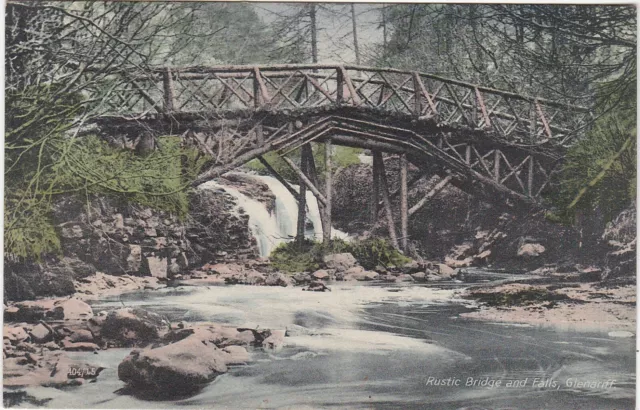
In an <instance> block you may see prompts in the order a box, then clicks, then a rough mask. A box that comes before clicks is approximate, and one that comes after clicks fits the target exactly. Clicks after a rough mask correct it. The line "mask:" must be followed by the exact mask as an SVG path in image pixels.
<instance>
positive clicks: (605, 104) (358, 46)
mask: <svg viewBox="0 0 640 410" xmlns="http://www.w3.org/2000/svg"><path fill="white" fill-rule="evenodd" d="M5 18H6V33H5V35H6V55H5V72H6V82H5V98H6V100H5V103H6V104H5V106H6V113H5V116H6V117H5V118H6V122H5V124H6V129H5V174H4V177H5V198H4V199H5V213H4V223H5V241H4V251H5V255H6V256H8V257H12V258H32V257H36V258H37V257H39V256H40V255H42V254H46V253H50V252H55V251H56V250H57V249H58V248H59V242H58V240H57V237H56V234H55V230H54V228H53V226H52V225H51V223H50V221H49V213H50V207H51V203H52V201H53V200H54V199H55V198H56V197H58V196H60V195H69V194H72V195H79V196H85V197H88V196H89V195H92V194H102V195H112V196H118V197H121V198H123V199H124V200H127V201H132V202H137V203H143V204H146V205H152V206H155V207H158V208H162V209H165V210H169V211H171V212H175V213H177V214H184V213H185V212H186V208H187V207H188V204H187V203H186V196H185V192H186V191H187V190H188V189H189V187H190V181H191V180H192V179H193V178H195V176H196V175H197V173H198V172H199V170H200V169H201V167H202V166H203V165H205V164H204V163H203V160H202V159H199V160H198V161H196V160H195V158H196V156H195V155H194V153H193V152H191V151H190V150H189V149H186V148H181V147H180V144H177V143H175V140H172V139H171V138H167V139H166V141H164V142H163V143H162V144H161V146H160V149H158V150H156V151H153V152H152V153H150V154H147V155H136V154H135V153H134V152H130V151H123V150H118V149H114V148H113V147H110V146H108V145H107V144H106V143H104V142H103V141H101V140H98V139H96V138H92V137H87V136H82V137H79V136H78V130H79V129H80V128H81V127H82V125H83V124H85V123H86V122H87V121H88V120H89V119H91V118H92V117H95V116H98V115H100V114H102V113H104V112H105V111H106V106H105V102H106V101H109V100H110V99H113V98H115V97H114V92H113V87H115V85H114V84H113V83H112V80H111V78H112V76H113V74H126V73H130V72H140V71H145V70H146V69H148V68H149V67H152V66H158V65H214V64H253V63H300V62H326V61H345V62H349V63H357V64H362V65H370V66H385V67H386V66H391V67H394V68H400V69H411V70H419V71H423V72H429V73H434V74H438V75H442V76H445V77H450V78H456V79H461V80H465V81H468V82H474V83H478V84H483V85H485V86H490V87H494V88H499V89H504V90H508V91H513V92H516V93H522V94H528V95H536V96H540V97H545V98H549V99H554V100H559V101H563V102H568V103H573V104H580V105H587V106H590V107H593V121H592V123H591V124H590V125H589V128H588V129H587V130H586V132H585V136H584V138H583V139H582V140H581V141H579V142H578V143H577V144H576V145H574V146H573V147H571V148H570V149H569V152H568V154H567V157H566V159H565V161H564V164H563V171H562V173H561V175H559V176H558V178H557V180H556V183H555V185H554V190H553V191H552V192H551V194H550V195H549V197H548V198H546V200H547V201H548V203H547V205H548V207H549V208H550V209H551V210H552V212H550V218H552V219H554V220H557V221H558V222H559V223H580V220H584V219H585V218H589V217H590V215H597V216H598V218H599V219H601V220H602V221H603V222H606V221H609V220H611V219H612V218H614V217H615V216H616V215H617V214H618V213H619V212H620V211H621V210H622V209H624V208H626V207H628V206H629V205H630V204H631V203H632V202H633V201H635V198H636V190H635V187H636V25H637V22H636V9H635V8H634V7H632V6H591V5H588V6H585V5H567V6H564V5H562V6H560V5H517V4H512V5H450V4H448V5H438V4H376V5H351V4H323V3H309V4H304V3H300V4H289V3H287V4H258V3H183V2H180V3H157V2H150V3H145V2H136V3H126V2H64V3H62V2H39V1H38V2H35V1H21V2H17V1H10V2H8V3H7V5H6V15H5ZM89 96H91V97H89ZM353 161H354V156H353V152H344V153H342V155H341V157H340V158H339V159H338V164H337V165H338V166H344V165H348V164H349V163H351V162H353ZM167 164H169V165H167ZM276 166H277V163H276Z"/></svg>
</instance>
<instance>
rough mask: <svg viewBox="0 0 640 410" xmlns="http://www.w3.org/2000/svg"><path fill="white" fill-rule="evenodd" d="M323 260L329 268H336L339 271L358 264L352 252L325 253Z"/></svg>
mask: <svg viewBox="0 0 640 410" xmlns="http://www.w3.org/2000/svg"><path fill="white" fill-rule="evenodd" d="M322 260H323V262H324V264H325V266H326V267H327V268H328V269H335V270H336V271H337V272H344V271H346V270H347V269H349V268H352V267H354V266H356V264H357V261H356V258H354V257H353V255H352V254H350V253H334V254H331V255H325V256H324V258H323V259H322Z"/></svg>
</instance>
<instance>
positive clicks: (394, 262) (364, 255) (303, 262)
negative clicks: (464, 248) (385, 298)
mask: <svg viewBox="0 0 640 410" xmlns="http://www.w3.org/2000/svg"><path fill="white" fill-rule="evenodd" d="M333 253H351V254H352V255H353V256H354V258H356V260H357V261H358V263H360V265H362V266H363V267H364V268H366V269H373V268H375V267H376V266H379V265H383V266H402V265H404V264H406V263H407V262H409V261H410V260H411V259H409V258H407V257H406V256H404V255H403V254H401V253H400V252H399V251H398V250H397V249H395V248H394V247H393V246H392V245H391V244H390V243H388V242H387V241H385V240H384V239H381V238H374V239H367V240H363V241H353V242H345V241H343V240H341V239H334V240H332V241H331V242H330V243H329V244H328V245H325V244H323V243H322V242H315V241H309V240H305V241H304V242H303V243H301V244H298V243H296V242H287V243H282V244H280V245H278V247H276V248H275V249H274V250H273V251H272V252H271V255H269V259H270V261H271V265H272V266H273V267H275V268H277V269H279V270H281V271H284V272H290V273H296V272H311V271H314V270H317V269H319V268H320V266H321V264H322V258H323V256H324V255H329V254H333Z"/></svg>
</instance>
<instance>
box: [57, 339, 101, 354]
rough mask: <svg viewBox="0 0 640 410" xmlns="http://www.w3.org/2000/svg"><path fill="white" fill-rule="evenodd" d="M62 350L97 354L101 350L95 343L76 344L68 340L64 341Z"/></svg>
mask: <svg viewBox="0 0 640 410" xmlns="http://www.w3.org/2000/svg"><path fill="white" fill-rule="evenodd" d="M62 348H63V349H64V350H67V351H70V352H95V351H96V350H100V347H98V345H97V344H95V343H89V342H77V343H74V342H72V341H70V340H67V339H64V340H63V341H62Z"/></svg>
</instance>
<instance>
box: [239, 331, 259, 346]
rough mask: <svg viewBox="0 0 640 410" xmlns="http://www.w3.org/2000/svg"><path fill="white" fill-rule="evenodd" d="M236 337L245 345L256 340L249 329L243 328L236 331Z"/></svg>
mask: <svg viewBox="0 0 640 410" xmlns="http://www.w3.org/2000/svg"><path fill="white" fill-rule="evenodd" d="M236 339H237V340H238V341H240V342H242V344H247V345H252V344H255V342H256V338H255V336H254V334H253V332H252V331H251V330H243V331H241V332H238V334H237V335H236Z"/></svg>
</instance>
